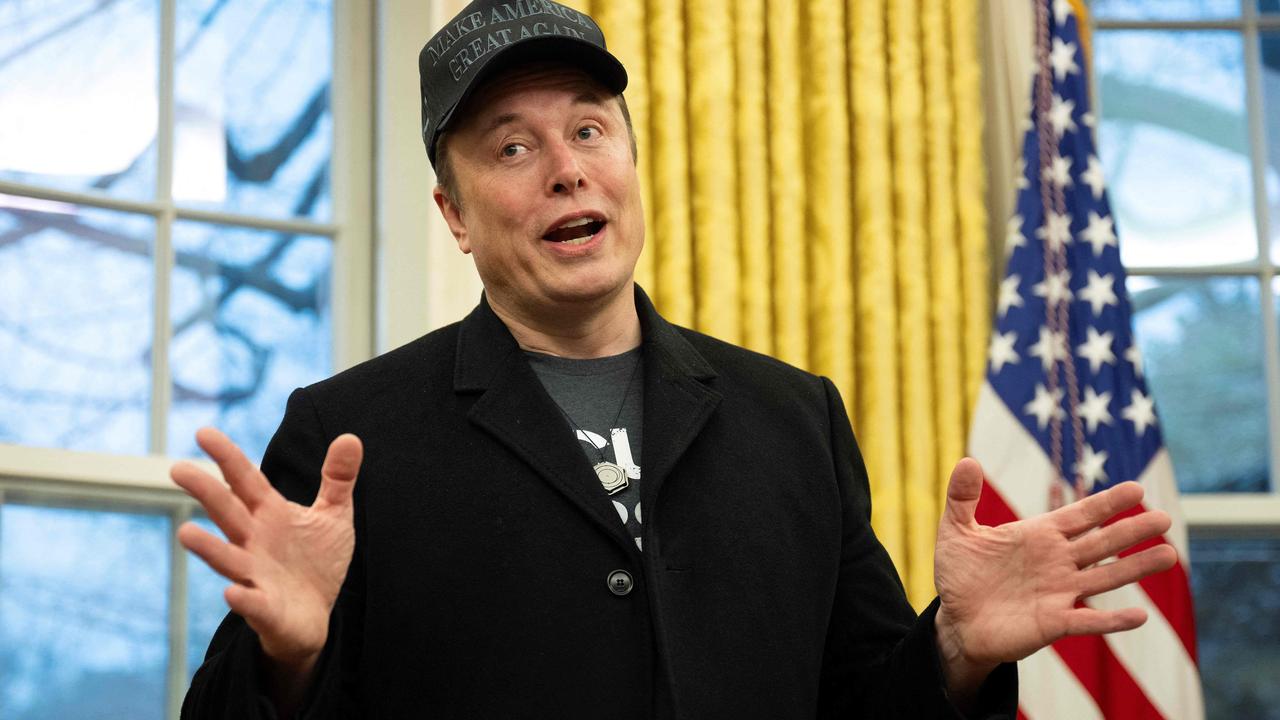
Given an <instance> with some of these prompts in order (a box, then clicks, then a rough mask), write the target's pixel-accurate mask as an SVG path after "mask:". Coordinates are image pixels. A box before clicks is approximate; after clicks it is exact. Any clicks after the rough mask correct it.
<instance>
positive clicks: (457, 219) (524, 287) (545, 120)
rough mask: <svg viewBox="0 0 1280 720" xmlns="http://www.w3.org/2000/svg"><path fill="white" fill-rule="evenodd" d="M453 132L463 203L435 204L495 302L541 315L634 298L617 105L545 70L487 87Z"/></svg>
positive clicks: (626, 166) (634, 181) (568, 73)
mask: <svg viewBox="0 0 1280 720" xmlns="http://www.w3.org/2000/svg"><path fill="white" fill-rule="evenodd" d="M466 109H467V117H466V119H465V120H464V121H463V122H461V123H460V124H459V125H458V126H457V127H456V128H455V129H454V130H453V131H451V132H450V134H449V137H448V139H447V142H448V150H447V153H448V162H449V163H451V167H452V169H453V173H454V178H455V185H456V188H457V197H458V200H459V203H458V204H455V203H453V202H452V201H450V200H449V198H448V197H446V196H445V195H444V194H443V193H442V192H441V191H440V189H439V188H437V189H436V192H435V199H436V203H437V204H438V205H439V206H440V210H441V212H442V213H443V214H444V217H445V220H446V221H447V222H448V223H449V227H450V230H452V232H453V235H454V237H455V238H456V239H457V241H458V247H459V248H461V249H462V251H463V252H467V253H472V254H473V255H474V257H475V262H476V268H477V270H478V271H479V273H480V278H481V280H483V281H484V285H485V290H486V292H487V293H488V294H489V296H490V299H491V301H493V302H495V303H497V304H500V305H502V306H504V307H506V308H508V309H510V310H518V311H523V312H532V313H544V312H547V311H554V310H556V309H569V308H573V307H587V306H590V305H592V304H597V303H599V302H601V301H606V302H607V301H608V300H610V299H612V298H615V297H617V296H618V294H619V293H621V292H630V288H631V279H632V272H633V271H634V269H635V264H636V258H637V257H638V256H639V254H640V248H641V247H642V245H643V244H644V219H643V212H642V210H641V205H640V184H639V178H638V176H637V174H636V167H635V161H634V159H633V157H632V154H631V144H630V137H629V134H628V130H627V126H626V121H625V119H624V118H623V115H622V110H621V108H620V107H619V104H618V101H617V99H616V98H614V97H612V96H611V95H610V94H609V93H608V92H607V91H605V90H604V89H603V88H601V87H600V85H598V84H597V83H596V82H595V81H593V80H592V79H591V78H590V77H589V76H587V75H585V74H583V73H581V72H579V71H576V70H572V69H569V68H563V67H559V66H542V67H537V68H533V69H530V70H523V71H517V72H514V73H509V74H507V75H505V76H503V77H501V78H499V79H497V80H494V81H492V82H490V83H489V84H488V85H486V86H485V87H484V88H483V89H482V90H481V91H480V92H479V93H477V95H476V96H473V98H472V99H471V101H470V103H469V105H468V106H467V108H466Z"/></svg>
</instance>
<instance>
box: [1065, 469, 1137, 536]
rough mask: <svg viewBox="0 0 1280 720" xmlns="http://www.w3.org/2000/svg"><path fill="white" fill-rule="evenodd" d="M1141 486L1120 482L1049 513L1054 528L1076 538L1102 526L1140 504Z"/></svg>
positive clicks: (1134, 483)
mask: <svg viewBox="0 0 1280 720" xmlns="http://www.w3.org/2000/svg"><path fill="white" fill-rule="evenodd" d="M1142 494H1143V491H1142V486H1141V485H1139V484H1138V483H1136V482H1123V483H1120V484H1119V485H1116V486H1115V487H1113V488H1110V489H1107V490H1103V491H1102V492H1100V493H1098V494H1097V495H1090V496H1089V497H1087V498H1085V499H1083V500H1081V501H1079V502H1075V503H1072V504H1070V505H1068V506H1066V507H1063V508H1059V509H1057V510H1054V511H1053V512H1052V513H1050V517H1051V518H1052V519H1053V523H1054V525H1055V527H1057V528H1058V530H1060V531H1061V532H1062V533H1063V534H1064V535H1067V536H1068V537H1071V536H1075V535H1079V534H1080V533H1083V532H1084V531H1086V530H1090V529H1092V528H1095V527H1097V526H1099V525H1101V524H1102V523H1103V522H1105V521H1106V520H1107V519H1109V518H1111V517H1112V516H1113V515H1116V514H1117V513H1122V512H1124V511H1125V510H1128V509H1129V508H1131V507H1134V506H1136V505H1137V504H1138V503H1140V502H1142Z"/></svg>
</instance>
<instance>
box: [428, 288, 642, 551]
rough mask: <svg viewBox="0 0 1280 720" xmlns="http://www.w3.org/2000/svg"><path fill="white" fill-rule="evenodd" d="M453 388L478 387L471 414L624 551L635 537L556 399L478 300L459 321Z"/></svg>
mask: <svg viewBox="0 0 1280 720" xmlns="http://www.w3.org/2000/svg"><path fill="white" fill-rule="evenodd" d="M454 390H455V391H456V392H460V393H470V392H481V393H482V394H481V396H480V397H479V398H478V399H477V400H476V402H475V404H474V405H473V406H472V407H471V411H470V412H469V413H468V417H469V418H470V419H471V421H472V422H474V423H475V424H476V425H478V426H479V427H481V428H483V429H484V430H486V431H487V432H488V433H489V434H491V435H493V436H494V438H496V439H497V440H498V441H499V442H501V443H502V444H503V445H505V446H506V447H507V449H508V450H510V451H511V452H512V453H514V454H515V455H516V456H517V457H519V458H520V459H521V460H523V461H524V462H525V463H527V464H528V465H529V466H530V467H531V468H533V469H534V471H536V472H537V474H538V475H539V476H540V477H541V478H542V479H543V480H545V481H546V482H547V483H549V484H550V485H551V486H552V487H554V488H555V489H556V490H558V491H559V492H560V493H561V494H562V495H564V496H565V498H566V499H568V500H569V502H571V503H573V504H574V505H576V506H577V507H578V508H579V509H580V510H582V511H583V512H584V513H586V514H587V515H588V516H589V517H590V518H591V519H592V520H593V521H595V522H596V523H597V524H598V525H600V527H601V529H603V530H604V531H605V532H606V533H607V534H608V535H610V536H611V537H613V538H615V539H616V540H617V541H618V543H619V544H621V545H622V546H623V547H625V548H627V549H628V551H629V552H636V546H635V541H633V540H632V539H631V538H630V537H629V536H628V535H627V532H626V528H625V526H623V524H622V523H620V522H618V513H617V511H616V510H615V509H614V508H613V503H612V502H611V501H610V500H609V497H608V495H606V494H605V493H604V492H602V491H601V488H600V481H599V480H598V479H597V478H596V476H595V473H594V472H592V470H591V466H590V464H589V463H588V462H587V459H586V456H584V455H583V453H582V448H581V447H579V444H578V442H577V441H576V440H574V437H573V433H572V431H570V430H569V428H568V425H567V424H566V423H565V421H564V419H563V416H562V415H561V413H560V412H559V410H557V409H556V406H555V402H554V401H553V400H552V399H551V397H550V396H549V395H548V394H547V392H546V390H545V389H544V388H543V387H542V382H541V381H540V380H538V376H537V375H535V374H534V372H533V368H531V367H530V366H529V362H528V360H527V359H526V358H525V356H524V353H523V352H522V351H521V350H520V347H519V345H517V344H516V342H515V339H514V338H513V337H512V336H511V333H510V332H509V331H508V330H507V328H506V326H505V325H503V324H502V321H501V320H499V319H498V317H497V316H496V315H495V314H494V313H493V311H492V310H491V309H490V308H489V306H488V303H487V302H486V301H484V300H483V299H482V300H481V302H480V305H479V306H478V307H476V309H475V310H473V311H472V313H471V315H469V316H468V317H467V318H466V320H464V321H463V323H462V328H461V331H460V334H459V337H458V354H457V365H456V367H455V370H454Z"/></svg>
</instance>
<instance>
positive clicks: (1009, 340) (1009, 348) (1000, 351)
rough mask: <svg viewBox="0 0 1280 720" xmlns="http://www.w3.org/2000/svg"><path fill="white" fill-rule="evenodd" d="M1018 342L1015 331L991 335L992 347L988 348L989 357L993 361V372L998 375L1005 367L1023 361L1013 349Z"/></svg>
mask: <svg viewBox="0 0 1280 720" xmlns="http://www.w3.org/2000/svg"><path fill="white" fill-rule="evenodd" d="M1017 342H1018V334H1017V333H1015V332H1013V331H1009V332H1007V333H998V332H994V333H991V345H990V346H988V347H987V355H988V357H990V359H991V372H994V373H998V372H1000V370H1001V369H1003V368H1004V366H1005V365H1010V364H1015V363H1017V362H1018V360H1020V359H1021V358H1019V357H1018V353H1017V351H1015V350H1014V349H1013V346H1014V345H1016V344H1017Z"/></svg>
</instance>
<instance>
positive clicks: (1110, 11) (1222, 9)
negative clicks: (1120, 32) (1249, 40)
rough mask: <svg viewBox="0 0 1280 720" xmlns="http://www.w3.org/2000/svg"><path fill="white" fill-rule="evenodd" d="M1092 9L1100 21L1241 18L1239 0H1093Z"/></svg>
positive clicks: (1264, 0) (1090, 6) (1265, 0)
mask: <svg viewBox="0 0 1280 720" xmlns="http://www.w3.org/2000/svg"><path fill="white" fill-rule="evenodd" d="M1262 1H1263V2H1267V1H1268V0H1262ZM1089 9H1090V10H1091V11H1092V12H1093V16H1094V17H1096V18H1098V19H1099V20H1222V19H1225V18H1235V17H1240V0H1091V2H1090V3H1089Z"/></svg>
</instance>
